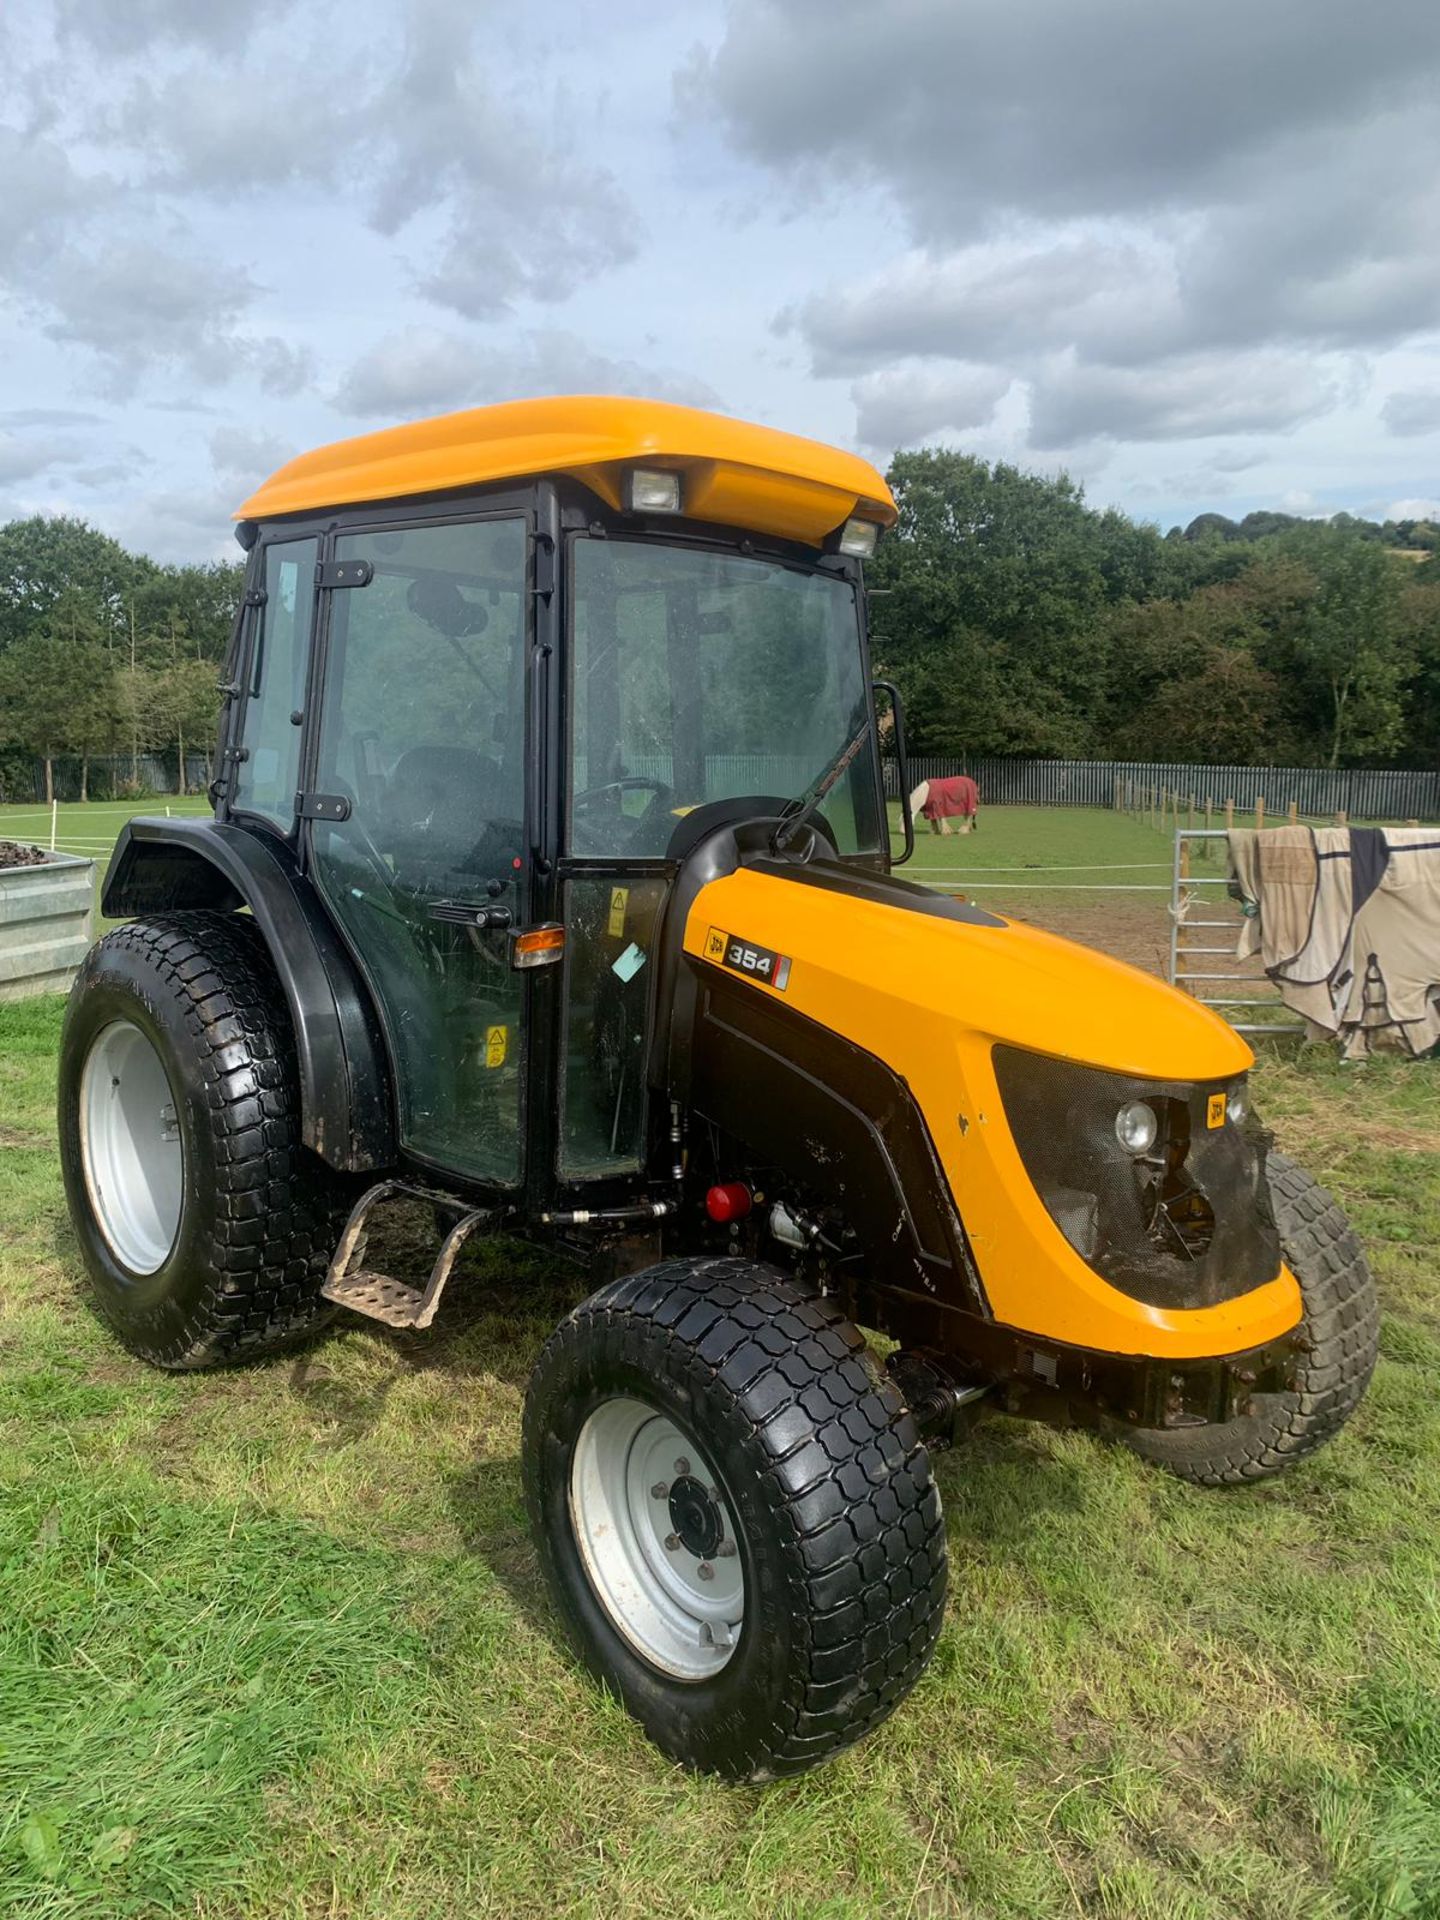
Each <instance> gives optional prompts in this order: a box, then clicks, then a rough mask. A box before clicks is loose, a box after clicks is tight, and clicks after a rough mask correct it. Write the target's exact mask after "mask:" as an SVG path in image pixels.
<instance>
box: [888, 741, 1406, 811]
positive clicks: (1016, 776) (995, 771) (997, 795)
mask: <svg viewBox="0 0 1440 1920" xmlns="http://www.w3.org/2000/svg"><path fill="white" fill-rule="evenodd" d="M958 773H968V774H969V775H970V776H971V778H972V779H973V780H974V781H975V782H976V784H977V785H978V787H979V788H980V799H981V802H982V804H984V805H986V806H992V807H996V806H999V807H1006V806H1011V807H1015V806H1025V807H1113V806H1114V805H1115V791H1116V785H1117V783H1133V784H1134V785H1136V786H1139V787H1143V788H1147V789H1149V788H1160V789H1161V790H1163V791H1164V792H1166V793H1173V794H1178V795H1179V796H1180V797H1181V798H1182V799H1184V798H1187V797H1189V796H1192V795H1193V796H1194V798H1195V800H1196V801H1197V802H1198V804H1199V805H1201V806H1203V805H1204V803H1205V801H1206V799H1207V798H1208V799H1211V800H1213V801H1214V802H1215V804H1216V805H1217V806H1223V805H1224V803H1225V802H1226V801H1227V800H1233V801H1234V803H1235V806H1236V807H1237V809H1240V810H1242V811H1245V812H1251V811H1253V810H1254V807H1255V803H1256V801H1257V800H1263V801H1264V802H1265V805H1266V808H1267V810H1268V811H1269V812H1270V813H1271V814H1272V815H1275V814H1283V813H1284V812H1285V811H1286V810H1287V809H1288V807H1289V806H1290V803H1291V802H1292V801H1293V802H1294V803H1295V805H1296V807H1297V809H1298V811H1299V812H1301V813H1304V814H1335V813H1344V814H1347V815H1348V816H1349V817H1350V818H1351V819H1352V820H1356V819H1360V820H1411V819H1414V820H1440V772H1436V771H1433V770H1431V769H1411V768H1403V767H1402V768H1394V767H1390V768H1384V767H1379V768H1377V767H1223V766H1184V765H1180V764H1178V763H1172V762H1166V761H1159V760H1001V759H981V758H977V757H970V756H960V757H954V758H946V757H934V756H930V755H926V754H919V755H916V756H915V757H914V758H912V759H911V761H910V777H911V780H912V781H914V782H916V783H918V782H919V781H921V780H946V779H950V778H952V777H953V776H954V775H955V774H958ZM885 781H886V791H887V792H888V793H889V795H890V798H891V799H892V800H893V799H895V798H897V797H898V793H899V786H898V781H897V776H896V768H895V762H894V761H893V760H889V761H887V762H886V766H885Z"/></svg>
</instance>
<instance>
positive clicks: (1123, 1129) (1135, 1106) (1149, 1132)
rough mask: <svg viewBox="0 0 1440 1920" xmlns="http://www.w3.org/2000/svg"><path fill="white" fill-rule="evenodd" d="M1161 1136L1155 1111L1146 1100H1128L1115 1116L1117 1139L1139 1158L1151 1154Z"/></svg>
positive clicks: (1126, 1149) (1127, 1150) (1128, 1151)
mask: <svg viewBox="0 0 1440 1920" xmlns="http://www.w3.org/2000/svg"><path fill="white" fill-rule="evenodd" d="M1159 1134H1160V1121H1159V1119H1158V1117H1157V1116H1156V1112H1155V1109H1154V1108H1153V1107H1152V1106H1151V1105H1150V1104H1149V1103H1148V1102H1147V1101H1145V1100H1128V1101H1126V1103H1125V1105H1124V1106H1123V1107H1121V1109H1120V1111H1119V1112H1118V1113H1117V1114H1116V1116H1115V1138H1116V1139H1117V1140H1118V1141H1119V1142H1120V1144H1121V1146H1122V1147H1124V1149H1125V1151H1126V1152H1127V1153H1133V1154H1134V1155H1135V1156H1136V1157H1137V1158H1138V1157H1139V1156H1140V1155H1141V1154H1146V1153H1149V1151H1150V1149H1151V1148H1152V1147H1153V1146H1154V1144H1155V1142H1156V1140H1157V1139H1158V1138H1159Z"/></svg>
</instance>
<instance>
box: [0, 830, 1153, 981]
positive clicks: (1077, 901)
mask: <svg viewBox="0 0 1440 1920" xmlns="http://www.w3.org/2000/svg"><path fill="white" fill-rule="evenodd" d="M167 807H168V808H169V809H170V811H171V812H172V813H186V814H192V815H196V814H207V813H208V812H209V811H210V806H209V802H208V801H206V800H204V799H201V798H199V797H195V796H191V797H189V798H187V799H184V800H178V799H176V798H175V797H174V796H173V795H172V796H170V797H168V798H167V797H165V796H163V795H157V796H154V797H152V798H151V799H148V800H124V801H92V802H89V803H88V804H86V805H84V806H81V805H80V804H79V803H78V802H70V803H63V804H62V805H61V806H60V809H59V813H58V831H57V835H56V846H57V847H58V848H59V849H60V850H61V851H62V852H64V853H80V854H85V855H86V856H88V857H89V858H92V859H94V860H95V861H96V862H97V863H98V864H97V880H96V884H97V887H98V885H99V881H100V880H101V879H103V877H104V871H105V865H106V862H107V861H108V860H109V857H110V850H111V848H112V847H113V846H114V844H115V840H116V836H117V835H118V834H119V832H120V829H121V827H122V826H123V825H124V823H125V822H126V821H127V820H129V819H131V818H132V817H133V816H134V815H135V814H137V813H164V812H165V810H166V808H167ZM891 815H892V828H893V833H892V844H893V845H894V846H895V847H896V848H898V847H899V846H900V836H901V829H900V818H899V809H898V807H892V809H891ZM0 840H33V841H35V842H37V843H38V844H39V845H41V846H48V845H49V844H50V810H49V808H48V807H43V806H23V807H22V806H0ZM1087 862H1089V863H1097V864H1086V863H1087ZM903 871H904V872H907V873H908V874H910V875H911V876H912V877H913V878H915V879H917V880H923V881H929V882H933V883H934V884H936V885H942V886H945V887H947V888H952V887H953V888H954V889H955V890H956V891H968V892H971V893H973V895H974V897H975V899H976V900H978V901H980V902H981V903H982V904H985V903H988V904H991V905H996V906H1003V907H1004V908H1006V910H1007V911H1019V912H1020V913H1021V914H1023V916H1024V917H1025V918H1026V919H1031V920H1035V921H1037V922H1039V923H1040V924H1042V925H1054V926H1056V928H1057V929H1058V931H1060V932H1062V933H1078V934H1079V936H1080V937H1086V934H1087V930H1088V929H1090V928H1091V927H1092V924H1093V931H1094V933H1095V935H1097V936H1098V938H1097V944H1099V945H1102V946H1104V945H1107V944H1108V945H1109V946H1111V947H1112V948H1113V949H1114V950H1115V951H1117V952H1120V953H1121V954H1122V955H1123V957H1125V958H1127V959H1134V960H1136V961H1137V962H1138V963H1139V964H1141V965H1150V964H1153V963H1154V956H1155V955H1156V954H1158V953H1159V952H1160V951H1161V950H1163V947H1164V945H1165V940H1164V933H1165V927H1166V921H1165V895H1164V894H1163V893H1155V892H1143V891H1133V892H1118V893H1113V894H1106V893H1100V894H1097V893H1096V892H1095V891H1094V889H1095V888H1096V887H1121V888H1145V887H1156V886H1165V885H1168V882H1169V875H1170V851H1169V847H1168V843H1167V842H1166V841H1165V840H1164V839H1163V838H1162V837H1161V836H1160V835H1159V834H1158V833H1156V832H1155V831H1154V830H1153V829H1152V828H1150V827H1148V826H1146V825H1145V823H1144V822H1143V821H1140V820H1134V819H1131V818H1130V817H1129V816H1128V815H1126V814H1118V813H1111V812H1107V811H1104V810H1102V809H1099V808H1090V807H1075V808H1065V807H990V808H987V809H985V811H984V812H983V814H982V818H981V826H980V830H979V832H978V833H973V834H963V835H958V834H948V835H945V834H931V833H930V832H928V831H924V832H922V833H920V834H918V835H917V836H916V842H915V859H914V861H913V862H912V864H911V865H910V866H909V867H907V868H905V869H903ZM97 910H98V895H97ZM1157 930H1158V931H1157Z"/></svg>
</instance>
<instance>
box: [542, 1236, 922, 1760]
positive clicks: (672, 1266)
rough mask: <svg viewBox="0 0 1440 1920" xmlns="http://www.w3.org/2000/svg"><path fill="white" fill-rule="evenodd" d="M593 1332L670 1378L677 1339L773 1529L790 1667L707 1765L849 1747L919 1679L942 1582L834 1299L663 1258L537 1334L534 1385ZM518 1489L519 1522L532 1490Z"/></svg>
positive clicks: (861, 1351)
mask: <svg viewBox="0 0 1440 1920" xmlns="http://www.w3.org/2000/svg"><path fill="white" fill-rule="evenodd" d="M702 1327H703V1329H704V1330H703V1331H698V1330H699V1329H701V1328H702ZM687 1335H689V1336H690V1337H689V1338H687ZM596 1340H603V1341H606V1342H613V1343H615V1344H616V1345H617V1346H618V1348H619V1349H621V1350H622V1351H623V1352H624V1353H625V1355H626V1357H627V1358H629V1359H631V1360H636V1361H638V1362H639V1363H640V1364H641V1365H642V1366H645V1367H653V1368H657V1369H673V1368H674V1366H675V1361H676V1356H675V1345H676V1342H677V1341H680V1342H682V1343H684V1344H685V1345H687V1346H688V1347H689V1349H690V1359H689V1364H690V1365H691V1366H698V1367H699V1368H701V1369H703V1370H704V1372H705V1373H706V1375H707V1376H708V1385H707V1392H708V1394H709V1395H712V1396H714V1397H715V1399H717V1400H719V1401H721V1402H723V1403H725V1404H726V1405H727V1406H728V1407H729V1409H730V1410H732V1411H733V1413H734V1414H735V1415H736V1416H737V1417H738V1420H739V1421H741V1422H744V1423H746V1424H747V1425H748V1427H749V1429H750V1432H751V1434H752V1436H753V1452H754V1457H755V1461H756V1465H757V1466H758V1467H760V1468H761V1483H762V1485H763V1487H764V1489H765V1494H766V1498H767V1501H768V1503H769V1505H770V1506H771V1509H772V1511H773V1512H774V1513H775V1514H776V1515H777V1516H778V1517H779V1518H780V1520H781V1522H782V1524H783V1530H784V1536H785V1538H786V1539H787V1541H788V1546H789V1551H788V1552H787V1554H786V1556H785V1559H786V1564H787V1579H788V1583H789V1591H788V1594H787V1596H786V1606H787V1610H788V1612H789V1614H790V1616H791V1617H792V1619H793V1620H794V1622H795V1623H796V1625H797V1628H798V1632H797V1657H796V1658H795V1659H794V1660H793V1661H792V1663H791V1666H790V1670H789V1672H788V1675H787V1680H786V1686H785V1690H784V1694H783V1697H782V1698H780V1699H777V1700H776V1701H774V1702H773V1710H772V1712H771V1715H770V1724H769V1726H768V1728H767V1729H766V1731H765V1733H764V1735H763V1737H762V1738H759V1739H756V1740H754V1741H753V1743H752V1745H751V1747H750V1749H749V1750H747V1751H745V1752H743V1753H738V1754H734V1755H731V1756H729V1757H728V1758H727V1759H726V1761H725V1763H724V1766H723V1770H724V1771H725V1772H727V1773H729V1774H731V1775H732V1777H738V1778H744V1779H750V1780H759V1779H769V1778H773V1777H775V1776H777V1775H781V1774H787V1773H794V1772H798V1771H800V1770H802V1769H803V1768H808V1767H810V1766H813V1765H815V1764H816V1762H817V1761H819V1760H822V1759H827V1758H829V1757H830V1755H832V1754H833V1753H836V1752H838V1751H840V1750H841V1749H842V1748H843V1747H847V1746H849V1745H851V1744H852V1743H853V1742H854V1741H856V1740H859V1739H861V1738H862V1737H863V1736H864V1735H865V1734H867V1733H868V1732H870V1731H871V1729H872V1728H874V1727H875V1726H876V1725H878V1724H879V1722H880V1721H882V1720H883V1719H885V1717H886V1716H887V1715H888V1714H890V1713H891V1712H892V1711H893V1710H894V1708H895V1707H896V1706H898V1705H899V1703H900V1701H901V1700H902V1699H903V1698H904V1697H905V1695H906V1694H907V1693H908V1692H909V1691H910V1689H911V1688H912V1687H913V1686H914V1684H915V1682H916V1680H917V1679H918V1678H919V1676H920V1674H921V1672H922V1670H923V1668H924V1666H925V1664H926V1662H927V1660H928V1659H929V1657H930V1653H931V1651H932V1649H933V1647H934V1644H935V1640H936V1637H937V1635H938V1633H939V1630H940V1623H941V1618H942V1615H943V1611H944V1601H945V1587H946V1560H945V1538H944V1527H943V1522H942V1519H941V1512H940V1497H939V1493H938V1491H937V1489H936V1487H935V1484H934V1481H933V1479H932V1477H931V1473H930V1464H929V1460H928V1457H927V1455H926V1451H925V1447H924V1444H923V1442H922V1441H921V1439H920V1435H919V1432H918V1429H917V1428H916V1426H915V1422H914V1420H913V1418H912V1417H911V1415H910V1412H909V1410H908V1409H907V1408H906V1406H905V1404H904V1402H903V1400H902V1399H901V1397H900V1395H899V1393H898V1392H897V1391H896V1389H895V1388H894V1387H893V1386H892V1385H891V1384H890V1382H889V1381H888V1380H886V1379H885V1378H884V1377H883V1376H882V1375H881V1374H880V1373H879V1370H878V1369H877V1368H876V1367H875V1366H874V1363H873V1361H871V1360H870V1358H869V1355H868V1351H867V1350H866V1347H865V1343H864V1340H863V1338H862V1336H861V1335H860V1333H859V1332H858V1330H857V1329H856V1328H855V1327H854V1326H853V1325H852V1324H851V1323H850V1322H849V1321H848V1320H847V1319H846V1317H845V1316H844V1314H843V1313H842V1312H841V1311H840V1309H839V1308H838V1307H837V1306H836V1305H835V1303H834V1302H833V1301H831V1300H828V1299H826V1298H824V1297H823V1296H821V1295H820V1294H818V1293H817V1292H815V1291H814V1290H813V1289H811V1288H810V1287H809V1286H808V1285H807V1284H806V1283H803V1282H801V1281H799V1280H797V1279H796V1278H794V1277H793V1276H791V1275H789V1274H787V1273H785V1272H783V1271H782V1270H781V1269H779V1268H777V1267H769V1266H761V1265H757V1264H755V1263H754V1262H751V1261H748V1260H742V1259H737V1258H733V1257H730V1256H715V1257H713V1258H708V1259H688V1260H671V1261H666V1262H662V1263H661V1264H660V1265H659V1266H656V1267H651V1268H649V1269H647V1270H646V1271H645V1272H643V1273H640V1274H633V1275H630V1276H628V1277H627V1278H625V1279H623V1280H620V1281H617V1282H616V1283H615V1284H614V1285H612V1286H610V1287H606V1288H603V1289H602V1290H601V1291H600V1292H599V1293H597V1294H595V1295H593V1296H592V1297H591V1298H590V1299H589V1300H586V1301H584V1302H583V1303H582V1304H581V1305H580V1306H579V1307H577V1308H576V1309H575V1311H574V1312H573V1313H572V1314H571V1315H570V1316H569V1317H568V1319H566V1320H565V1321H564V1322H562V1324H561V1325H560V1327H559V1328H557V1330H556V1332H555V1333H554V1334H553V1335H552V1337H551V1340H550V1342H549V1344H548V1346H547V1348H546V1350H545V1352H544V1354H542V1356H541V1359H540V1362H539V1365H538V1366H537V1369H536V1376H537V1380H539V1381H541V1382H542V1383H543V1379H544V1376H545V1374H546V1373H547V1371H548V1370H549V1369H550V1368H552V1367H553V1366H555V1365H556V1364H557V1363H560V1362H561V1361H562V1359H563V1358H564V1357H565V1356H566V1354H567V1351H568V1353H569V1355H570V1356H572V1357H576V1356H577V1350H578V1349H580V1348H582V1347H584V1346H587V1345H589V1343H591V1342H594V1341H596ZM862 1356H863V1358H862ZM544 1397H545V1396H544V1392H543V1384H542V1390H541V1392H539V1393H536V1392H534V1391H533V1390H532V1393H531V1395H530V1396H529V1397H528V1398H527V1403H526V1428H527V1432H526V1443H525V1453H526V1457H527V1460H528V1459H532V1458H533V1457H534V1456H535V1450H536V1447H537V1446H538V1441H539V1435H538V1432H537V1431H535V1427H536V1423H537V1420H538V1418H539V1414H540V1409H541V1407H542V1405H543V1402H544ZM697 1438H700V1439H702V1441H703V1435H702V1436H697ZM531 1496H532V1512H535V1502H534V1489H533V1486H532V1489H531ZM535 1518H536V1532H537V1537H540V1535H541V1532H542V1526H541V1521H540V1516H539V1514H538V1512H535ZM652 1731H653V1729H652ZM679 1757H680V1758H682V1759H693V1756H692V1755H690V1754H687V1753H686V1752H683V1751H682V1752H680V1754H679ZM704 1764H709V1765H714V1764H716V1762H715V1761H714V1760H713V1759H709V1760H706V1761H705V1762H704Z"/></svg>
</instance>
